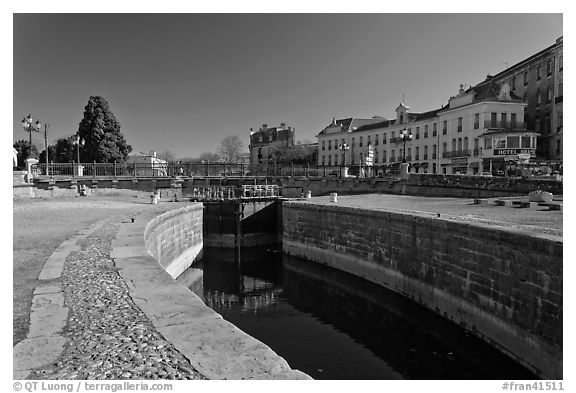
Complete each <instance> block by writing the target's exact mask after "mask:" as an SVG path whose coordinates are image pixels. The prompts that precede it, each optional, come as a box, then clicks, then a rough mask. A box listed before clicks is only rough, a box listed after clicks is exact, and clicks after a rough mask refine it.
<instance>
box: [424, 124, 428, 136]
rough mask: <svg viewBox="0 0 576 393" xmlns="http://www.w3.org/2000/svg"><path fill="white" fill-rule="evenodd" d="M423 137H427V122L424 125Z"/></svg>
mask: <svg viewBox="0 0 576 393" xmlns="http://www.w3.org/2000/svg"><path fill="white" fill-rule="evenodd" d="M424 138H428V124H426V125H425V126H424Z"/></svg>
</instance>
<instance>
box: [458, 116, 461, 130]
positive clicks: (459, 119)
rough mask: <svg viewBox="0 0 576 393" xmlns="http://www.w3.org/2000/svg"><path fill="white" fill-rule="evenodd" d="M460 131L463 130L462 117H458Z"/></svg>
mask: <svg viewBox="0 0 576 393" xmlns="http://www.w3.org/2000/svg"><path fill="white" fill-rule="evenodd" d="M458 132H462V118H461V117H459V118H458Z"/></svg>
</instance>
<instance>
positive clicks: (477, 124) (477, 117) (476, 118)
mask: <svg viewBox="0 0 576 393" xmlns="http://www.w3.org/2000/svg"><path fill="white" fill-rule="evenodd" d="M479 128H480V113H475V114H474V129H475V130H477V129H479Z"/></svg>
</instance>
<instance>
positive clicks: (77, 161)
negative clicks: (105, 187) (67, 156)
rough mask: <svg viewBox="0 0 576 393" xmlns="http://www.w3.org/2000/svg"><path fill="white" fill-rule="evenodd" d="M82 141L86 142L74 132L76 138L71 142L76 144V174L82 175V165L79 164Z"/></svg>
mask: <svg viewBox="0 0 576 393" xmlns="http://www.w3.org/2000/svg"><path fill="white" fill-rule="evenodd" d="M84 143H86V142H85V141H84V139H83V138H80V135H78V134H76V140H74V142H73V144H74V145H76V163H77V165H78V166H77V167H78V169H77V171H78V173H77V175H78V176H82V175H83V173H82V167H81V166H80V146H84Z"/></svg>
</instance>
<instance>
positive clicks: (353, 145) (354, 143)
mask: <svg viewBox="0 0 576 393" xmlns="http://www.w3.org/2000/svg"><path fill="white" fill-rule="evenodd" d="M355 146H356V139H354V138H352V147H355Z"/></svg>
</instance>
